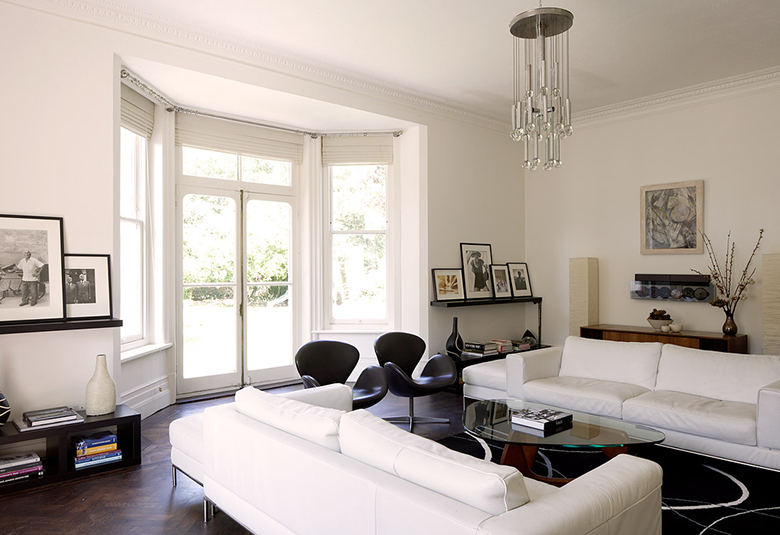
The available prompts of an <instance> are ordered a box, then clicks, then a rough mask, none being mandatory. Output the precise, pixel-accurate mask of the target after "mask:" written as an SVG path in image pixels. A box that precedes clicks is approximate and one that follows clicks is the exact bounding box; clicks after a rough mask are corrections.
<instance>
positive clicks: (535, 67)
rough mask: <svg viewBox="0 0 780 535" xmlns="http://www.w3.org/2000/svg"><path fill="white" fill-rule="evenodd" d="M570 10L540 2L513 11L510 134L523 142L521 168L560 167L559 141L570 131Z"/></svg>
mask: <svg viewBox="0 0 780 535" xmlns="http://www.w3.org/2000/svg"><path fill="white" fill-rule="evenodd" d="M573 22H574V15H572V13H571V12H570V11H567V10H565V9H560V8H557V7H541V2H540V7H539V8H537V9H531V10H529V11H526V12H524V13H520V14H519V15H518V16H516V17H515V18H514V19H513V20H512V23H511V24H510V25H509V31H510V33H511V34H512V35H513V36H515V38H516V39H514V102H513V103H512V132H511V136H512V139H513V140H515V141H522V142H523V144H524V145H525V159H524V161H523V168H524V169H530V170H532V171H534V170H536V169H537V168H538V167H539V165H540V164H542V166H543V167H544V169H545V170H550V169H552V168H553V167H560V166H561V140H562V139H563V138H565V137H567V136H570V135H571V134H572V127H571V103H570V101H569V34H568V32H567V30H568V29H569V28H571V25H572V23H573Z"/></svg>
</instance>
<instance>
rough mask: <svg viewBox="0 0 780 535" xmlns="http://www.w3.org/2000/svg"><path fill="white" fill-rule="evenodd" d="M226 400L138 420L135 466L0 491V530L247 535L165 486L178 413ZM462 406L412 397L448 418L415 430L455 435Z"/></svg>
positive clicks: (186, 486)
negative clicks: (139, 437) (172, 425)
mask: <svg viewBox="0 0 780 535" xmlns="http://www.w3.org/2000/svg"><path fill="white" fill-rule="evenodd" d="M296 388H300V387H286V388H284V389H276V390H272V392H281V391H285V390H290V389H296ZM230 401H232V398H231V397H228V398H220V399H215V400H209V401H198V402H189V403H180V404H177V405H172V406H170V407H167V408H165V409H163V410H161V411H159V412H158V413H156V414H154V415H152V416H150V417H149V418H147V419H145V420H144V421H143V422H142V424H141V428H142V456H143V460H142V463H141V466H139V467H135V468H129V469H125V470H120V471H116V472H111V473H109V474H102V475H98V476H94V477H91V478H87V479H80V480H77V481H68V482H64V483H56V484H53V485H48V486H46V487H43V488H40V489H35V490H31V491H26V492H21V493H15V494H10V495H3V496H0V533H2V534H3V535H22V534H24V535H43V534H58V535H59V534H73V535H90V534H93V533H95V534H97V533H100V534H106V535H109V534H110V535H123V534H139V535H141V534H143V535H153V534H168V533H170V534H205V533H208V534H220V535H233V534H244V533H247V531H246V530H245V529H244V528H242V527H241V526H239V525H238V524H237V523H236V522H235V521H233V520H232V519H231V518H230V517H228V516H227V515H225V514H217V515H216V516H215V517H214V518H213V519H212V520H210V521H209V522H208V523H205V524H204V522H203V490H202V488H201V487H200V486H198V485H197V484H196V483H193V482H192V481H191V480H189V479H188V478H187V477H185V476H181V475H180V476H179V484H178V486H177V487H176V488H174V487H173V486H172V485H171V458H170V453H171V446H170V443H169V441H168V425H169V424H170V423H171V422H172V421H173V420H175V419H176V418H181V417H182V416H186V415H189V414H193V413H196V412H200V411H202V410H203V409H204V408H206V407H210V406H213V405H218V404H222V403H229V402H230ZM461 407H462V398H461V396H459V395H457V394H452V393H447V392H442V393H440V394H436V395H433V396H429V397H426V398H419V399H417V400H416V401H415V414H417V415H418V416H441V417H445V418H450V424H449V425H442V424H436V425H416V426H415V429H414V431H415V433H416V434H419V435H422V436H426V437H429V438H432V439H434V440H438V439H440V438H444V437H446V436H450V435H454V434H457V433H460V432H461V431H462V426H461V423H460V417H461ZM369 410H370V411H371V412H373V413H374V414H376V415H378V416H383V417H386V416H395V415H399V414H404V413H405V412H406V410H407V400H406V399H401V398H397V397H395V396H393V395H392V394H388V396H387V397H386V398H385V399H384V400H383V401H381V402H380V403H379V404H377V405H375V406H374V407H371V408H370V409H369Z"/></svg>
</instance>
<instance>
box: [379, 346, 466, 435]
mask: <svg viewBox="0 0 780 535" xmlns="http://www.w3.org/2000/svg"><path fill="white" fill-rule="evenodd" d="M374 351H375V352H376V356H377V359H379V364H381V365H382V366H383V367H384V369H385V371H386V372H387V383H388V388H389V389H390V392H392V393H393V394H395V395H396V396H399V397H405V398H409V415H408V416H394V417H390V418H385V420H387V421H388V422H391V423H407V422H409V431H411V430H412V427H413V426H414V424H416V423H418V424H446V423H449V420H448V419H447V418H429V417H423V416H415V415H414V398H416V397H421V396H428V395H430V394H435V393H437V392H441V391H442V390H444V389H445V388H447V387H448V386H450V385H451V384H452V383H454V382H455V381H456V380H457V378H458V370H457V368H456V367H455V363H454V362H453V361H452V359H451V358H450V357H448V356H447V355H434V356H433V357H431V358H430V360H428V362H427V363H426V364H425V367H424V368H423V371H422V373H421V374H420V377H418V378H417V379H412V372H413V371H414V368H415V367H416V366H417V364H418V363H419V362H420V359H421V358H422V356H423V353H425V341H424V340H423V339H422V338H420V337H419V336H417V335H414V334H411V333H404V332H388V333H385V334H382V335H380V336H379V338H377V339H376V341H375V342H374Z"/></svg>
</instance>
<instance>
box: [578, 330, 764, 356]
mask: <svg viewBox="0 0 780 535" xmlns="http://www.w3.org/2000/svg"><path fill="white" fill-rule="evenodd" d="M580 336H582V337H583V338H594V339H596V340H614V341H618V342H661V343H662V344H675V345H678V346H685V347H693V348H696V349H706V350H709V351H723V352H726V353H747V352H748V337H747V335H746V334H738V335H736V336H726V335H724V334H721V333H707V332H701V331H685V330H683V331H682V332H679V333H672V332H670V333H665V332H663V331H656V330H655V329H653V328H652V327H635V326H632V325H588V326H586V327H580Z"/></svg>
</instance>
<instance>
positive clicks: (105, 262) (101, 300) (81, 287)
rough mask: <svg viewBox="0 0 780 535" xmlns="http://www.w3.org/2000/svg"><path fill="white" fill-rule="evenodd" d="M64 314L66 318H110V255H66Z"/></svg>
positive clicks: (111, 311)
mask: <svg viewBox="0 0 780 535" xmlns="http://www.w3.org/2000/svg"><path fill="white" fill-rule="evenodd" d="M65 314H66V317H67V318H68V319H82V318H91V319H110V318H111V317H113V305H112V302H111V255H107V254H66V255H65Z"/></svg>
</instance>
